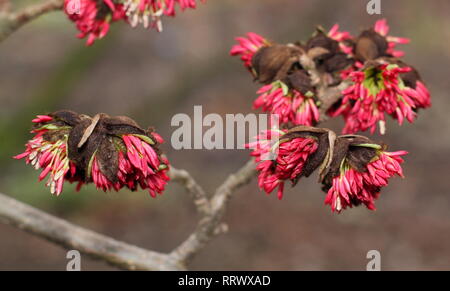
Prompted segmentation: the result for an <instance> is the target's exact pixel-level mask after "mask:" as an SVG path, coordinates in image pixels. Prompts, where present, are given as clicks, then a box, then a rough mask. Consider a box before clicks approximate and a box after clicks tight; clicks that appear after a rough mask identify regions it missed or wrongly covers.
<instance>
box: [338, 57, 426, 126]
mask: <svg viewBox="0 0 450 291" xmlns="http://www.w3.org/2000/svg"><path fill="white" fill-rule="evenodd" d="M408 73H411V74H413V73H414V72H413V68H411V67H409V66H407V65H405V66H403V67H400V66H399V65H398V64H389V63H387V62H382V63H377V64H374V65H372V66H368V67H366V68H363V69H362V70H360V71H356V72H352V73H350V78H351V80H352V84H351V86H350V87H348V88H347V89H346V90H344V91H343V92H342V94H343V98H342V100H341V101H340V103H339V104H338V105H337V106H335V107H334V108H332V110H330V111H329V114H330V115H331V116H332V117H335V116H338V115H342V116H343V117H344V119H345V127H344V129H343V130H342V132H343V133H344V134H346V133H356V132H358V131H366V130H370V132H371V133H374V131H375V129H376V127H377V124H379V126H380V132H381V134H384V133H385V122H386V115H390V116H392V117H393V118H394V119H397V121H398V123H399V124H400V125H401V124H402V123H403V121H404V120H405V119H406V120H408V121H409V122H413V121H414V118H415V116H416V111H417V109H418V108H425V107H429V106H430V104H431V103H430V94H429V92H428V90H427V89H426V87H425V85H424V84H423V83H422V82H421V81H420V79H419V77H415V76H410V75H407V74H408ZM402 76H405V80H408V81H409V82H408V83H406V82H405V81H404V80H403V78H402ZM409 86H411V87H409Z"/></svg>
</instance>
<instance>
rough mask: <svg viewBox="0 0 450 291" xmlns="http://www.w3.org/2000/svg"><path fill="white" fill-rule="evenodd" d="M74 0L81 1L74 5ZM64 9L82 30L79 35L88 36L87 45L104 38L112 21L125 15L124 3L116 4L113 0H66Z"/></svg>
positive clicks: (80, 36) (81, 36)
mask: <svg viewBox="0 0 450 291" xmlns="http://www.w3.org/2000/svg"><path fill="white" fill-rule="evenodd" d="M74 1H79V7H74V6H73V5H74ZM64 11H65V12H66V14H67V16H68V17H69V19H70V20H72V21H73V22H75V24H76V27H77V29H78V30H79V31H80V33H79V34H78V37H79V38H85V37H87V42H86V43H87V45H92V44H93V43H94V42H95V40H96V39H100V38H103V37H104V36H105V35H106V34H107V33H108V31H109V27H110V23H111V22H114V21H118V20H121V19H124V17H125V11H124V10H123V5H122V4H115V2H114V1H113V0H65V1H64Z"/></svg>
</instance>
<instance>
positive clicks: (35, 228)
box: [0, 193, 184, 270]
mask: <svg viewBox="0 0 450 291" xmlns="http://www.w3.org/2000/svg"><path fill="white" fill-rule="evenodd" d="M0 221H1V222H3V223H6V224H9V225H12V226H14V227H17V228H19V229H22V230H24V231H26V232H29V233H31V234H34V235H36V236H39V237H42V238H45V239H47V240H49V241H51V242H54V243H56V244H58V245H60V246H62V247H64V248H66V249H75V250H78V251H80V252H82V253H85V254H87V255H90V256H92V257H94V258H97V259H100V260H103V261H106V262H107V263H109V264H111V265H113V266H116V267H119V268H121V269H126V270H183V269H184V266H183V265H182V264H179V263H178V262H176V261H174V260H173V259H172V258H171V257H170V256H169V255H167V254H162V253H157V252H153V251H148V250H145V249H141V248H139V247H136V246H133V245H129V244H127V243H124V242H120V241H117V240H114V239H112V238H109V237H106V236H104V235H101V234H98V233H95V232H93V231H90V230H87V229H84V228H82V227H79V226H76V225H73V224H71V223H69V222H66V221H64V220H62V219H59V218H57V217H54V216H51V215H49V214H47V213H45V212H42V211H40V210H38V209H36V208H33V207H31V206H28V205H26V204H23V203H21V202H19V201H17V200H14V199H12V198H10V197H8V196H6V195H4V194H1V193H0Z"/></svg>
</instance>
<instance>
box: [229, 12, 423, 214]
mask: <svg viewBox="0 0 450 291" xmlns="http://www.w3.org/2000/svg"><path fill="white" fill-rule="evenodd" d="M236 40H237V42H238V44H236V45H234V46H233V47H232V49H231V52H230V54H231V55H232V56H240V57H241V60H242V61H243V63H244V65H245V67H246V68H247V69H248V70H249V71H250V72H251V73H252V74H253V76H254V77H255V80H256V81H258V82H260V83H261V84H263V86H262V87H261V88H260V90H258V91H257V94H258V97H257V99H256V100H255V101H254V103H253V105H254V108H255V109H256V108H261V109H262V110H263V111H264V112H268V113H271V114H276V115H278V117H279V121H280V123H281V128H284V129H286V128H287V129H286V130H282V131H278V130H270V131H268V132H266V133H263V134H261V135H259V136H258V137H257V142H254V143H251V144H249V145H248V148H251V149H253V151H252V154H251V155H252V156H254V157H255V161H256V163H257V170H258V172H259V175H258V181H259V183H258V184H259V187H260V188H261V189H262V190H264V191H265V192H267V193H271V192H272V191H273V190H275V188H278V197H279V198H281V197H282V195H283V188H284V182H285V181H286V180H290V181H291V182H292V183H293V184H295V183H297V181H298V179H300V177H302V176H305V177H308V176H309V175H310V174H311V173H312V172H313V171H314V170H316V169H317V168H319V166H320V181H321V182H322V184H323V185H324V188H323V189H324V190H325V191H326V192H327V193H328V194H327V197H326V201H325V202H326V204H330V205H331V206H332V209H333V211H338V212H339V211H341V210H342V209H345V208H347V207H352V206H354V205H359V204H365V205H366V206H367V207H368V208H369V209H374V208H375V207H374V200H375V199H376V198H377V197H378V194H379V192H380V189H381V187H383V186H386V185H387V183H388V179H389V178H390V177H392V176H394V175H395V174H397V175H399V176H403V174H402V169H401V167H400V164H401V163H402V162H403V160H402V159H401V156H402V155H405V154H406V152H404V151H400V152H394V153H390V152H386V151H384V148H383V147H382V146H381V145H378V144H374V143H373V142H371V141H370V140H369V139H367V138H365V137H361V136H356V135H344V136H340V137H337V136H336V134H335V133H333V132H331V131H330V130H326V129H318V128H313V127H310V126H314V125H316V124H317V123H318V122H319V121H320V116H319V112H321V110H320V106H325V107H326V109H327V114H328V115H329V116H331V117H336V116H342V117H343V118H344V120H345V127H344V129H343V133H345V134H353V133H356V132H358V131H366V130H370V132H371V133H374V132H375V130H376V129H377V126H379V129H380V132H381V133H382V134H384V132H385V130H386V125H385V122H386V116H391V117H392V118H394V119H397V121H398V123H399V124H400V125H401V124H402V123H403V122H404V120H408V121H409V122H413V120H414V119H415V117H416V115H417V112H418V110H419V109H421V108H427V107H429V106H431V98H430V93H429V91H428V89H427V87H426V86H425V84H424V82H423V81H422V79H421V78H420V75H419V73H418V72H417V71H416V70H415V69H414V68H413V67H412V66H410V65H408V64H405V63H404V62H403V61H401V60H400V59H398V58H399V57H402V56H403V55H404V53H403V52H402V51H399V50H398V49H397V45H398V44H406V43H409V39H406V38H400V37H394V36H391V35H389V26H388V25H387V22H386V20H385V19H382V20H379V21H377V22H376V23H375V25H374V26H373V27H372V28H369V29H367V30H364V31H362V32H361V33H360V34H359V35H358V36H357V37H353V36H352V35H351V34H350V33H349V32H347V31H341V30H340V28H339V25H337V24H336V25H334V26H333V27H332V28H331V29H330V30H329V31H328V32H325V31H324V30H323V29H322V28H321V27H319V28H317V29H316V31H315V32H314V34H313V35H312V36H311V37H310V38H309V39H308V40H307V41H306V42H295V43H289V44H277V43H272V42H269V41H267V40H266V39H265V38H263V37H261V36H259V35H256V34H254V33H249V34H248V35H247V37H239V38H237V39H236ZM323 87H327V88H330V92H333V89H334V91H336V92H341V96H338V97H340V98H339V99H337V102H335V101H334V100H335V99H334V98H323V100H320V99H318V96H317V94H318V92H322V91H321V90H322V89H323ZM341 88H343V89H341ZM322 93H323V92H322ZM326 97H329V96H326ZM330 100H332V102H335V103H334V104H331V106H330V104H329V103H330ZM274 137H275V140H276V141H277V142H275V143H273V142H271V140H273V138H274ZM355 148H360V149H361V148H365V149H363V150H360V149H359V150H358V149H355ZM274 152H276V153H275V154H276V157H275V158H274V159H273V160H268V159H266V158H263V156H267V155H268V154H269V153H274Z"/></svg>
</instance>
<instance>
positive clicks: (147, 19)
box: [64, 0, 206, 45]
mask: <svg viewBox="0 0 450 291" xmlns="http://www.w3.org/2000/svg"><path fill="white" fill-rule="evenodd" d="M205 1H206V0H202V2H205ZM75 2H76V3H78V4H74V3H75ZM196 6H197V0H64V11H65V13H66V14H67V16H68V17H69V19H70V20H72V21H73V22H75V24H76V27H77V29H78V30H79V31H80V33H79V34H78V37H79V38H84V37H87V45H92V44H93V43H94V42H95V40H96V39H100V38H103V37H104V36H105V35H106V34H107V33H108V31H109V28H110V24H111V23H112V22H116V21H119V20H123V21H126V22H128V23H129V24H130V25H131V26H133V27H135V26H137V25H138V24H139V23H141V24H142V25H143V26H144V27H145V28H150V27H151V28H156V29H157V30H158V31H161V30H162V23H161V17H163V16H172V17H173V16H175V14H176V7H180V9H181V10H185V9H188V8H196Z"/></svg>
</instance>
